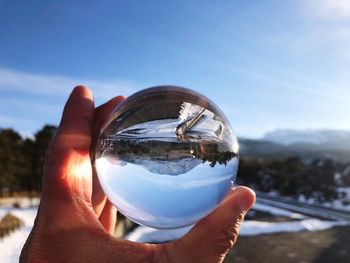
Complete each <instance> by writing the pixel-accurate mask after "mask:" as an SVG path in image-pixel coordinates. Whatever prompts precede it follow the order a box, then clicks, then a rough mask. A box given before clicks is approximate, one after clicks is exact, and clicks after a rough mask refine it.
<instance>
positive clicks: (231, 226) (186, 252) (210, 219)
mask: <svg viewBox="0 0 350 263" xmlns="http://www.w3.org/2000/svg"><path fill="white" fill-rule="evenodd" d="M254 203H255V193H254V192H253V191H252V190H251V189H249V188H247V187H242V186H240V187H236V188H234V189H232V190H231V192H230V194H229V196H228V197H227V198H226V199H225V200H224V201H223V203H222V204H221V205H220V206H219V207H218V208H217V209H216V210H214V212H212V213H211V214H209V215H208V216H207V217H205V218H203V219H202V220H201V221H199V222H198V223H197V224H196V225H195V226H194V227H193V228H192V230H191V231H190V232H189V233H188V234H187V235H185V236H184V237H182V238H181V239H179V240H177V241H175V243H174V244H173V246H174V248H175V249H174V250H175V251H176V252H174V253H176V255H177V256H179V255H182V257H183V262H187V261H188V262H208V263H209V262H222V261H223V259H224V258H225V255H226V254H227V253H228V251H229V250H230V249H231V248H232V247H233V245H234V244H235V242H236V240H237V236H238V232H239V227H240V224H241V223H242V221H243V219H244V216H245V214H246V213H247V212H248V210H249V209H250V208H251V207H252V206H253V205H254ZM186 260H187V261H186Z"/></svg>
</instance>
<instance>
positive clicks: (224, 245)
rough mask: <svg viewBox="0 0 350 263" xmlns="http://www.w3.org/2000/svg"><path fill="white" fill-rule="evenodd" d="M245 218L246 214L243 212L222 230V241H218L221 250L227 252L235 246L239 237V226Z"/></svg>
mask: <svg viewBox="0 0 350 263" xmlns="http://www.w3.org/2000/svg"><path fill="white" fill-rule="evenodd" d="M243 218H244V214H243V213H242V214H240V215H239V216H238V217H237V218H236V219H235V220H233V221H232V222H230V223H228V224H227V225H226V226H225V227H224V228H223V229H222V230H221V234H220V241H219V242H217V244H218V245H219V249H220V250H221V251H224V252H226V251H228V250H230V249H231V248H232V247H233V246H234V244H235V243H236V241H237V238H238V234H239V228H240V225H241V223H242V221H243Z"/></svg>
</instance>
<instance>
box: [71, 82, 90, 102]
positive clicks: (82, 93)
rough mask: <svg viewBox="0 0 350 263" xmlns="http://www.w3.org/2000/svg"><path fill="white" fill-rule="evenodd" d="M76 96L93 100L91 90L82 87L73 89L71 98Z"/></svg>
mask: <svg viewBox="0 0 350 263" xmlns="http://www.w3.org/2000/svg"><path fill="white" fill-rule="evenodd" d="M77 95H78V96H80V97H83V98H87V99H92V98H93V96H92V91H91V89H90V88H88V87H87V86H84V85H77V86H76V87H75V88H74V89H73V91H72V93H71V96H77Z"/></svg>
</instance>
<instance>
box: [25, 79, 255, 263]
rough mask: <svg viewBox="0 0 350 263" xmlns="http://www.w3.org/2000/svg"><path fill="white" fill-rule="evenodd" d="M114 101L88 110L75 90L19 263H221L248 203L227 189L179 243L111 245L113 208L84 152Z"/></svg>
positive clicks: (85, 93) (246, 192) (84, 92)
mask: <svg viewBox="0 0 350 263" xmlns="http://www.w3.org/2000/svg"><path fill="white" fill-rule="evenodd" d="M122 100H123V97H116V98H114V99H112V100H110V101H109V102H107V103H105V104H104V105H102V106H100V107H98V108H97V109H95V107H94V102H93V98H92V94H91V91H90V90H88V89H87V88H85V87H82V86H79V87H76V88H75V89H74V90H73V92H72V94H71V95H70V98H69V99H68V101H67V104H66V106H65V109H64V113H63V116H62V120H61V123H60V126H59V129H58V131H57V134H56V136H55V138H54V140H53V142H52V145H51V147H50V149H49V151H48V154H47V157H46V162H45V165H44V177H43V191H42V196H41V202H40V205H39V209H38V214H37V217H36V219H35V223H34V227H33V229H32V231H31V233H30V235H29V237H28V239H27V241H26V244H25V245H24V247H23V249H22V253H21V257H20V261H21V262H27V261H31V262H142V263H144V262H181V263H182V262H183V263H186V262H201V263H205V262H215V263H216V262H222V261H223V259H224V257H225V255H226V253H227V252H228V251H229V249H231V248H232V246H233V245H234V243H235V242H236V239H237V235H238V231H239V225H240V224H241V223H242V221H243V218H244V215H245V214H246V212H247V211H248V210H249V209H250V208H251V207H252V205H253V204H254V202H255V195H254V192H253V191H252V190H250V189H249V188H246V187H236V188H234V189H232V190H231V191H230V193H229V195H228V197H227V198H226V199H225V200H224V201H223V202H222V204H221V205H220V207H218V208H217V209H216V210H215V211H214V212H212V213H211V214H210V215H208V216H207V217H205V218H204V219H202V220H201V221H199V222H198V223H197V224H196V225H195V226H194V227H193V229H192V230H191V231H190V232H189V233H188V234H186V235H185V236H184V237H182V238H180V239H178V240H176V241H173V242H170V243H166V244H161V245H155V244H142V243H135V242H130V241H126V240H121V239H116V238H114V237H113V236H112V235H111V234H112V233H113V231H114V226H115V223H116V209H115V208H114V207H113V206H112V205H111V204H110V203H109V201H108V200H107V198H106V196H105V195H104V194H103V192H102V190H101V187H100V185H99V183H98V181H97V179H96V176H95V175H94V174H93V169H92V167H91V160H90V155H89V151H90V147H91V142H92V141H94V140H93V138H95V137H96V135H97V133H98V131H99V129H100V127H101V125H102V124H103V122H104V120H105V119H106V117H107V116H108V113H110V111H111V110H112V109H113V108H114V107H115V106H116V105H117V104H118V103H119V102H121V101H122Z"/></svg>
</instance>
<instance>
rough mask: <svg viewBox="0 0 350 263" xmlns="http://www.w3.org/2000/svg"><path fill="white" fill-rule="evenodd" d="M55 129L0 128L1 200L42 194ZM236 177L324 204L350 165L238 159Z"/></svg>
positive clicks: (345, 180) (349, 176) (347, 181)
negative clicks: (24, 132)
mask: <svg viewBox="0 0 350 263" xmlns="http://www.w3.org/2000/svg"><path fill="white" fill-rule="evenodd" d="M56 130H57V127H55V126H52V125H45V126H44V127H43V128H42V129H40V130H39V131H38V132H36V133H35V134H34V136H33V137H32V138H23V137H22V136H21V135H20V134H19V133H18V132H16V131H15V130H13V129H0V197H1V196H4V195H5V194H6V195H11V194H12V193H14V192H18V191H26V192H27V193H29V194H30V193H33V192H40V191H41V178H42V175H43V164H44V158H45V154H46V151H47V148H48V146H49V144H50V142H51V140H52V138H53V136H54V134H55V132H56ZM237 178H238V179H237V182H238V183H239V184H244V185H248V186H251V187H252V188H253V189H256V190H259V191H263V192H270V191H275V192H277V193H279V194H281V195H284V196H296V197H297V196H300V195H303V196H304V197H305V198H306V199H309V198H313V199H315V200H317V201H320V202H325V201H332V200H334V199H337V198H339V197H342V195H343V193H342V192H341V191H339V187H350V164H343V163H339V162H335V161H333V160H332V159H313V160H303V159H301V158H298V157H291V158H287V159H285V160H267V159H262V158H244V157H241V159H240V164H239V170H238V176H237Z"/></svg>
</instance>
